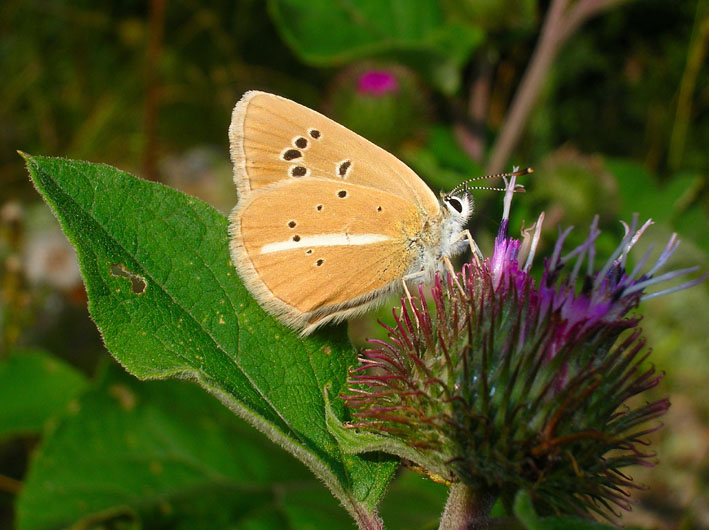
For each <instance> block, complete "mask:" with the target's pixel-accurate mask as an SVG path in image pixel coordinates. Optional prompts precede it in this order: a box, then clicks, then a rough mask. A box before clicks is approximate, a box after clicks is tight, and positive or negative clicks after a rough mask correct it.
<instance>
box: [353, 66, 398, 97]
mask: <svg viewBox="0 0 709 530" xmlns="http://www.w3.org/2000/svg"><path fill="white" fill-rule="evenodd" d="M357 90H358V91H359V93H360V94H364V95H371V96H384V95H386V94H390V93H392V92H396V91H397V90H399V81H398V79H397V78H396V76H395V75H394V74H393V73H392V72H390V71H388V70H368V71H366V72H364V73H363V74H362V75H360V76H359V78H358V79H357Z"/></svg>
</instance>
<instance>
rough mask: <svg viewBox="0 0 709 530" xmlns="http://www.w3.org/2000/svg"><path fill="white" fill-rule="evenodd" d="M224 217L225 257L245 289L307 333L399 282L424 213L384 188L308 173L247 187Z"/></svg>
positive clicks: (411, 256) (413, 254) (369, 301)
mask: <svg viewBox="0 0 709 530" xmlns="http://www.w3.org/2000/svg"><path fill="white" fill-rule="evenodd" d="M230 221H231V226H230V228H231V236H232V237H231V254H232V259H233V260H234V263H235V265H236V266H237V269H238V270H239V272H240V274H241V277H242V279H243V280H244V283H245V285H246V286H247V288H248V289H249V291H250V292H251V293H252V294H253V295H254V297H255V298H256V299H257V300H258V301H259V302H260V303H261V305H262V306H263V307H264V308H265V309H266V310H267V311H269V312H270V313H272V314H274V315H276V316H277V317H279V318H281V319H282V320H283V321H284V322H285V323H286V324H288V325H290V326H292V327H294V328H297V329H301V330H303V332H304V333H309V332H310V331H312V330H313V329H314V328H315V327H317V326H319V325H321V324H323V323H325V322H327V321H330V320H333V319H334V320H339V319H342V318H346V317H350V316H353V315H355V314H357V313H360V312H362V311H364V310H365V309H367V308H368V307H369V306H371V305H372V304H373V303H376V301H378V300H379V299H381V298H382V297H383V295H386V294H388V293H389V292H391V291H392V289H394V288H397V287H398V286H399V285H400V283H399V282H400V280H401V278H402V277H403V276H404V275H406V274H407V272H409V269H410V268H411V267H412V266H415V265H414V264H415V263H416V259H417V257H418V253H419V250H418V248H419V247H417V246H415V245H413V244H411V241H412V240H413V239H415V238H416V237H417V235H418V234H420V233H421V230H422V223H423V222H425V216H424V215H422V212H421V211H420V210H419V209H418V207H416V206H415V205H414V204H412V203H411V202H409V201H408V200H405V199H402V198H400V197H398V196H396V195H392V194H391V193H388V192H385V191H381V190H376V189H372V188H369V187H367V186H362V185H357V184H353V183H352V182H337V181H336V180H330V179H323V178H316V177H312V178H308V179H300V180H295V179H291V180H285V181H283V182H279V183H275V184H271V185H270V186H268V187H266V188H259V189H255V190H253V191H252V192H251V193H249V194H248V195H247V196H246V197H245V198H243V199H241V200H240V202H239V204H238V205H237V207H236V209H235V210H234V211H233V212H232V214H231V216H230Z"/></svg>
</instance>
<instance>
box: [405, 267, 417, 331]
mask: <svg viewBox="0 0 709 530" xmlns="http://www.w3.org/2000/svg"><path fill="white" fill-rule="evenodd" d="M416 278H419V279H420V278H421V273H420V272H414V273H411V274H407V275H406V276H404V277H403V278H402V279H401V285H403V287H404V293H405V294H406V300H408V302H409V307H410V308H411V312H412V313H413V314H414V320H416V329H418V328H420V327H421V326H420V324H419V319H418V316H417V313H416V310H415V309H414V299H413V297H412V296H411V293H410V292H409V288H408V287H407V285H406V281H407V280H414V279H416ZM401 311H402V314H403V311H404V308H403V307H402V308H401Z"/></svg>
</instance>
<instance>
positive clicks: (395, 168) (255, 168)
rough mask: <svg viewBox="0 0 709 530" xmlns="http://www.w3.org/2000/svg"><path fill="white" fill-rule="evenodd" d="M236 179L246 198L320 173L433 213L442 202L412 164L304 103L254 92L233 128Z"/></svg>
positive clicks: (237, 114)
mask: <svg viewBox="0 0 709 530" xmlns="http://www.w3.org/2000/svg"><path fill="white" fill-rule="evenodd" d="M229 139H230V143H231V156H232V160H233V162H234V180H235V182H236V185H237V187H238V190H239V194H240V196H241V197H244V196H246V195H247V194H248V193H249V192H250V191H252V190H256V189H260V188H264V187H266V186H269V185H270V184H273V183H275V182H280V181H283V180H290V179H299V178H308V177H311V176H316V177H319V178H327V179H330V180H335V181H346V182H351V183H353V184H360V185H363V186H369V187H372V188H375V189H378V190H382V191H386V192H389V193H391V194H393V195H396V196H397V197H400V198H402V199H405V200H407V201H409V202H411V203H412V204H414V205H416V206H417V207H418V208H420V209H422V210H423V211H425V212H426V213H427V214H428V215H430V216H435V215H437V214H438V212H439V209H440V205H439V202H438V199H437V198H436V196H435V195H434V194H433V192H432V191H431V190H430V188H429V187H428V186H427V185H426V184H425V183H424V182H423V181H422V180H421V179H420V178H419V177H418V176H417V175H416V173H414V172H413V171H412V170H411V169H410V168H409V167H408V166H407V165H406V164H404V163H403V162H401V161H400V160H399V159H397V158H396V157H395V156H393V155H391V154H390V153H388V152H386V151H385V150H384V149H381V148H380V147H377V146H376V145H374V144H373V143H372V142H370V141H368V140H366V139H364V138H362V137H361V136H359V135H358V134H356V133H354V132H352V131H350V130H349V129H347V128H346V127H343V126H342V125H340V124H338V123H336V122H334V121H332V120H331V119H329V118H326V117H325V116H323V115H322V114H320V113H318V112H315V111H314V110H311V109H309V108H307V107H304V106H303V105H299V104H298V103H295V102H293V101H290V100H288V99H285V98H282V97H280V96H276V95H273V94H268V93H266V92H258V91H251V92H247V93H246V94H244V96H243V97H242V98H241V100H240V101H239V102H238V103H237V104H236V107H235V108H234V112H233V114H232V121H231V126H230V127H229Z"/></svg>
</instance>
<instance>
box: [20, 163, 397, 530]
mask: <svg viewBox="0 0 709 530" xmlns="http://www.w3.org/2000/svg"><path fill="white" fill-rule="evenodd" d="M25 156H26V159H27V165H28V168H29V171H30V174H31V176H32V179H33V181H34V183H35V186H36V187H37V189H38V191H39V192H40V193H41V194H42V196H43V197H44V199H45V200H46V201H47V202H48V203H49V205H50V206H51V208H52V209H53V210H54V212H55V213H56V215H57V217H58V218H59V221H60V222H61V225H62V227H63V229H64V231H65V233H66V235H67V237H68V238H69V240H70V241H71V242H72V243H73V244H74V245H75V246H76V248H77V252H78V255H79V262H80V265H81V270H82V274H83V277H84V281H85V283H86V288H87V292H88V296H89V311H90V313H91V315H92V317H93V319H94V321H95V322H96V324H97V326H98V328H99V330H100V331H101V333H102V335H103V338H104V341H105V343H106V346H107V348H108V349H109V351H110V352H111V353H112V354H113V355H114V356H115V357H116V359H118V360H119V362H121V364H123V365H124V366H125V367H126V368H127V369H128V370H129V371H130V372H131V373H133V374H134V375H136V376H137V377H139V378H142V379H149V378H166V377H181V378H190V379H194V380H196V381H198V382H199V383H200V384H201V385H202V386H203V387H205V388H206V389H208V390H209V391H210V392H212V393H213V394H215V395H217V396H218V397H219V398H220V399H221V400H222V401H223V402H224V403H225V404H226V405H227V406H228V407H230V408H231V409H232V410H233V411H234V412H235V413H237V414H239V415H240V416H242V417H244V418H245V419H246V420H247V421H249V422H250V423H251V424H252V425H254V426H256V427H257V428H258V429H260V430H261V431H262V432H264V433H265V434H266V435H267V436H268V437H269V438H270V439H271V440H273V441H275V442H277V443H279V444H281V445H282V446H283V447H284V448H285V449H286V450H288V451H290V452H291V453H292V454H294V455H295V456H296V457H297V458H299V459H300V460H302V461H303V462H304V463H305V464H306V465H307V466H308V467H309V468H310V469H311V470H312V471H313V472H314V473H315V474H316V475H318V476H319V477H320V478H321V479H322V480H323V481H324V482H325V484H326V485H327V486H328V487H329V488H330V490H331V491H332V492H333V493H334V494H335V495H336V496H337V497H338V498H339V499H340V501H341V502H342V503H343V505H344V506H345V507H346V508H347V509H348V510H349V511H350V513H351V514H353V516H355V517H357V518H359V519H360V522H361V519H362V518H365V519H366V518H371V517H373V515H372V513H373V510H374V507H375V505H376V503H377V502H378V500H379V498H380V496H381V495H382V493H383V491H384V488H385V486H386V484H387V482H388V480H389V478H390V477H391V474H392V473H393V470H394V468H395V464H394V463H393V461H392V460H390V459H385V458H384V457H382V458H378V457H375V458H371V457H367V458H361V457H359V456H356V455H344V454H343V453H342V452H341V451H340V450H339V448H338V446H337V443H336V441H335V440H334V439H333V438H332V437H331V435H330V434H329V433H328V431H327V427H326V425H325V406H324V397H323V389H324V387H325V385H326V384H329V385H330V387H331V389H332V390H331V391H332V395H338V394H339V392H340V390H341V389H342V388H343V385H344V383H345V379H346V375H347V368H348V366H349V365H351V364H354V359H355V351H354V349H353V348H352V347H351V346H350V344H349V343H348V341H347V339H346V335H345V333H344V330H343V329H342V328H339V329H338V328H332V327H331V328H329V329H328V330H327V331H324V332H321V333H317V334H316V335H315V336H314V337H311V338H307V339H304V338H300V337H298V336H297V335H296V334H294V333H293V332H292V331H290V330H289V329H287V328H285V327H283V326H282V325H280V324H279V323H278V322H277V321H275V320H274V319H272V318H271V317H269V316H268V315H267V314H266V313H264V312H263V310H262V309H261V308H260V307H259V306H258V304H256V303H255V302H254V300H253V299H252V298H251V297H250V295H249V294H248V292H247V291H246V290H245V288H244V287H243V286H242V284H241V283H240V281H239V279H238V276H237V274H236V271H235V270H234V267H233V266H232V264H231V262H230V259H229V252H228V240H227V220H226V219H225V218H224V216H222V215H221V214H219V213H218V212H216V211H215V210H214V209H213V208H211V207H210V206H208V205H206V204H204V203H203V202H201V201H199V200H197V199H195V198H192V197H189V196H186V195H184V194H182V193H180V192H178V191H175V190H172V189H170V188H167V187H164V186H162V185H160V184H156V183H152V182H146V181H142V180H139V179H137V178H135V177H133V176H131V175H129V174H127V173H124V172H122V171H119V170H117V169H115V168H112V167H110V166H106V165H98V164H90V163H87V162H76V161H70V160H64V159H57V158H45V157H31V156H28V155H25ZM335 401H336V402H335V403H334V404H333V405H334V407H335V412H336V414H338V415H341V414H342V413H343V405H342V403H341V402H340V400H335Z"/></svg>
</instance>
